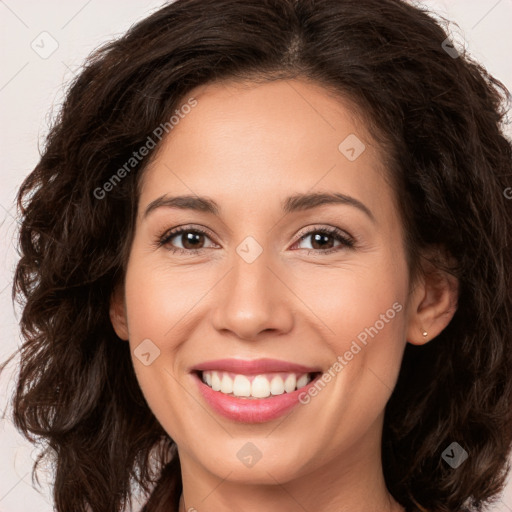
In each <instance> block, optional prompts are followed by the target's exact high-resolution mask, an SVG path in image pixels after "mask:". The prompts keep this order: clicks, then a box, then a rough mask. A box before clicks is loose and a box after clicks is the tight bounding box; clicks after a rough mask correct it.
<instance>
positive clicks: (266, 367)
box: [190, 359, 322, 423]
mask: <svg viewBox="0 0 512 512" xmlns="http://www.w3.org/2000/svg"><path fill="white" fill-rule="evenodd" d="M190 373H191V374H192V376H193V377H194V380H195V381H196V383H197V385H198V387H199V391H200V393H201V395H202V396H203V398H204V400H205V402H206V404H207V405H208V406H209V407H210V408H211V409H212V410H213V411H214V412H216V413H218V414H220V415H221V416H224V417H225V418H228V419H230V420H234V421H237V422H242V423H262V422H266V421H271V420H273V419H276V418H278V417H280V416H282V415H283V414H285V413H286V412H288V411H290V410H291V409H292V408H293V407H295V406H296V405H298V404H299V403H300V400H299V398H300V396H301V395H302V394H303V393H304V392H307V390H308V388H309V387H310V386H313V385H314V384H315V382H316V381H317V380H318V378H319V377H320V376H321V374H322V372H321V370H320V369H319V368H311V367H306V366H303V365H298V364H293V363H286V362H283V361H277V360H271V359H259V360H254V361H243V360H238V359H224V360H218V361H210V362H206V363H203V364H201V365H198V366H196V367H195V368H192V369H191V371H190Z"/></svg>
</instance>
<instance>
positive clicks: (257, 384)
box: [251, 375, 270, 398]
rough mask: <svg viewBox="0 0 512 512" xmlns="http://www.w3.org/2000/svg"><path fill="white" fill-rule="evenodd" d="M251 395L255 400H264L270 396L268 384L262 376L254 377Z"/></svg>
mask: <svg viewBox="0 0 512 512" xmlns="http://www.w3.org/2000/svg"><path fill="white" fill-rule="evenodd" d="M251 395H252V396H253V397H255V398H266V397H267V396H270V382H269V381H268V379H267V378H266V377H264V376H263V375H258V376H256V377H254V380H253V381H252V386H251Z"/></svg>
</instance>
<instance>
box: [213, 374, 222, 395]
mask: <svg viewBox="0 0 512 512" xmlns="http://www.w3.org/2000/svg"><path fill="white" fill-rule="evenodd" d="M220 388H221V382H220V377H219V374H218V373H217V372H212V389H213V391H220Z"/></svg>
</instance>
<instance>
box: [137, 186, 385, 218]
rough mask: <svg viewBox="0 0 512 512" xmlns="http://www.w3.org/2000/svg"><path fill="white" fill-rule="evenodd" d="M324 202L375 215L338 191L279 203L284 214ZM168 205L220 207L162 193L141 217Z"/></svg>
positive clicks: (203, 199) (206, 209)
mask: <svg viewBox="0 0 512 512" xmlns="http://www.w3.org/2000/svg"><path fill="white" fill-rule="evenodd" d="M325 204H345V205H349V206H353V207H355V208H357V209H359V210H360V211H362V212H363V213H365V214H366V215H367V216H368V217H369V218H370V219H371V220H372V221H373V222H375V217H374V215H373V213H372V212H371V210H370V209H369V208H368V207H367V206H366V205H365V204H363V203H362V202H361V201H359V200H358V199H356V198H355V197H352V196H348V195H345V194H340V193H337V192H336V193H325V192H322V193H320V192H318V193H309V194H308V193H301V194H294V195H292V196H290V197H287V198H286V199H285V200H284V201H283V202H282V204H281V206H282V209H283V212H284V213H285V214H288V213H293V212H297V211H304V210H309V209H312V208H316V207H318V206H322V205H325ZM161 207H168V208H181V209H185V210H195V211H199V212H203V213H211V214H213V215H217V216H218V215H219V213H220V207H219V205H218V204H217V203H216V202H215V201H214V200H213V199H210V198H208V197H200V196H195V195H184V196H173V197H171V196H168V195H165V194H164V195H163V196H160V197H159V198H157V199H155V200H154V201H151V203H149V205H148V206H147V208H146V210H145V212H144V215H143V217H144V218H145V217H147V216H148V215H149V214H150V213H151V212H152V211H154V210H156V209H157V208H161Z"/></svg>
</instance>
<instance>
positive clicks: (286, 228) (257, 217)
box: [113, 80, 421, 484]
mask: <svg viewBox="0 0 512 512" xmlns="http://www.w3.org/2000/svg"><path fill="white" fill-rule="evenodd" d="M188 97H194V98H195V100H196V101H197V104H195V103H194V102H193V101H191V102H189V105H191V104H194V105H195V106H193V108H184V109H182V110H181V112H180V114H181V116H180V118H179V122H177V123H176V120H175V122H174V123H173V128H172V130H171V131H170V134H169V136H168V137H167V138H166V139H164V140H163V143H162V146H161V148H160V150H159V152H158V154H157V155H156V158H155V159H154V160H153V161H152V162H151V164H150V165H149V167H148V168H147V170H146V171H145V175H144V178H143V183H142V188H141V195H140V202H139V207H138V217H137V222H136V230H135V236H134V240H133V245H132V248H131V253H130V256H129V262H128V267H127V273H126V280H125V288H124V292H125V293H124V301H123V300H121V303H122V304H121V306H119V304H118V305H117V307H121V309H122V310H123V312H122V314H121V315H120V316H121V317H124V320H122V321H121V320H119V318H118V317H113V318H114V320H113V321H114V325H115V327H116V331H117V332H118V334H119V335H120V336H121V337H124V338H129V343H130V348H131V351H132V356H133V364H134V367H135V371H136V374H137V379H138V381H139V384H140V386H141V388H142V391H143V393H144V396H145V397H146V399H147V402H148V404H149V406H150V408H151V409H152V411H153V412H154V414H155V416H156V417H157V419H158V420H159V422H160V423H161V424H162V426H163V428H164V429H165V430H166V431H167V432H168V434H169V435H170V436H171V437H172V438H173V439H174V440H175V441H176V443H177V445H178V448H179V452H180V457H181V461H182V468H184V471H185V472H186V471H191V472H192V471H194V472H195V474H198V472H200V471H203V472H207V473H208V474H210V475H216V476H218V477H219V478H225V477H226V475H229V480H234V481H239V482H242V481H244V482H249V481H250V482H251V483H258V482H260V483H271V484H275V483H276V481H277V482H280V483H284V482H287V481H290V480H292V479H295V478H299V477H301V476H305V475H306V474H308V473H310V472H312V471H315V470H321V471H324V470H327V469H329V468H336V470H337V471H340V470H341V471H343V468H346V469H347V471H348V470H349V469H350V472H351V473H353V474H358V473H365V474H368V470H369V468H370V467H378V466H379V464H380V442H381V431H382V425H383V415H384V408H385V405H386V402H387V401H388V399H389V397H390V395H391V393H392V390H393V388H394V385H395V382H396V379H397V376H398V373H399V369H400V363H401V359H402V354H403V351H404V348H405V344H406V339H407V338H409V339H411V338H414V339H418V340H419V339H420V338H421V329H420V327H419V325H418V324H417V323H416V320H415V319H414V315H413V313H414V312H415V311H416V309H415V308H411V307H409V306H411V304H410V302H411V300H413V296H414V294H410V293H409V291H410V282H409V273H408V268H407V264H406V255H405V252H404V244H403V232H402V225H401V222H400V219H399V216H398V211H397V207H396V199H395V197H394V193H393V191H392V189H391V187H390V185H389V183H388V181H386V179H385V170H384V166H383V155H382V153H381V152H380V150H379V148H378V147H377V146H376V144H375V143H374V142H372V140H371V139H370V137H369V135H368V133H367V132H366V130H365V127H364V124H363V122H362V120H361V119H357V118H356V115H355V114H354V113H353V111H349V110H348V109H347V108H346V107H345V106H344V104H343V103H342V102H341V101H340V100H338V99H335V98H333V97H331V96H329V95H328V94H327V93H326V91H325V90H324V89H323V88H321V87H320V86H318V85H313V84H311V83H308V82H305V81H299V80H291V81H275V82H268V83H265V84H259V85H256V84H251V85H246V86H241V85H239V84H238V85H236V84H234V83H231V82H226V83H219V84H215V85H208V86H202V87H199V88H197V89H195V90H193V91H191V93H190V94H189V96H188ZM187 99H188V98H187ZM187 99H185V100H184V102H183V103H184V104H186V103H187ZM310 195H311V196H312V197H309V196H310ZM316 195H318V196H316ZM178 196H187V198H188V199H186V200H184V199H176V198H177V197H178ZM315 196H316V198H315ZM212 205H214V206H212ZM178 227H179V228H183V229H185V232H184V233H182V234H178V235H174V234H173V233H170V231H171V230H173V229H174V230H175V229H176V228H178ZM326 230H327V231H326ZM198 231H199V232H198ZM201 232H204V233H205V234H203V233H201ZM174 251H175V252H174ZM415 293H416V292H415ZM123 302H124V303H123ZM124 321H126V325H124V324H123V322H124ZM310 379H313V380H312V381H311V382H309V383H308V381H309V380H310ZM203 380H205V381H208V382H207V383H205V382H203ZM297 386H298V387H299V389H298V390H296V388H297ZM219 388H220V389H219ZM234 394H236V395H238V396H234ZM247 395H249V396H247Z"/></svg>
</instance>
